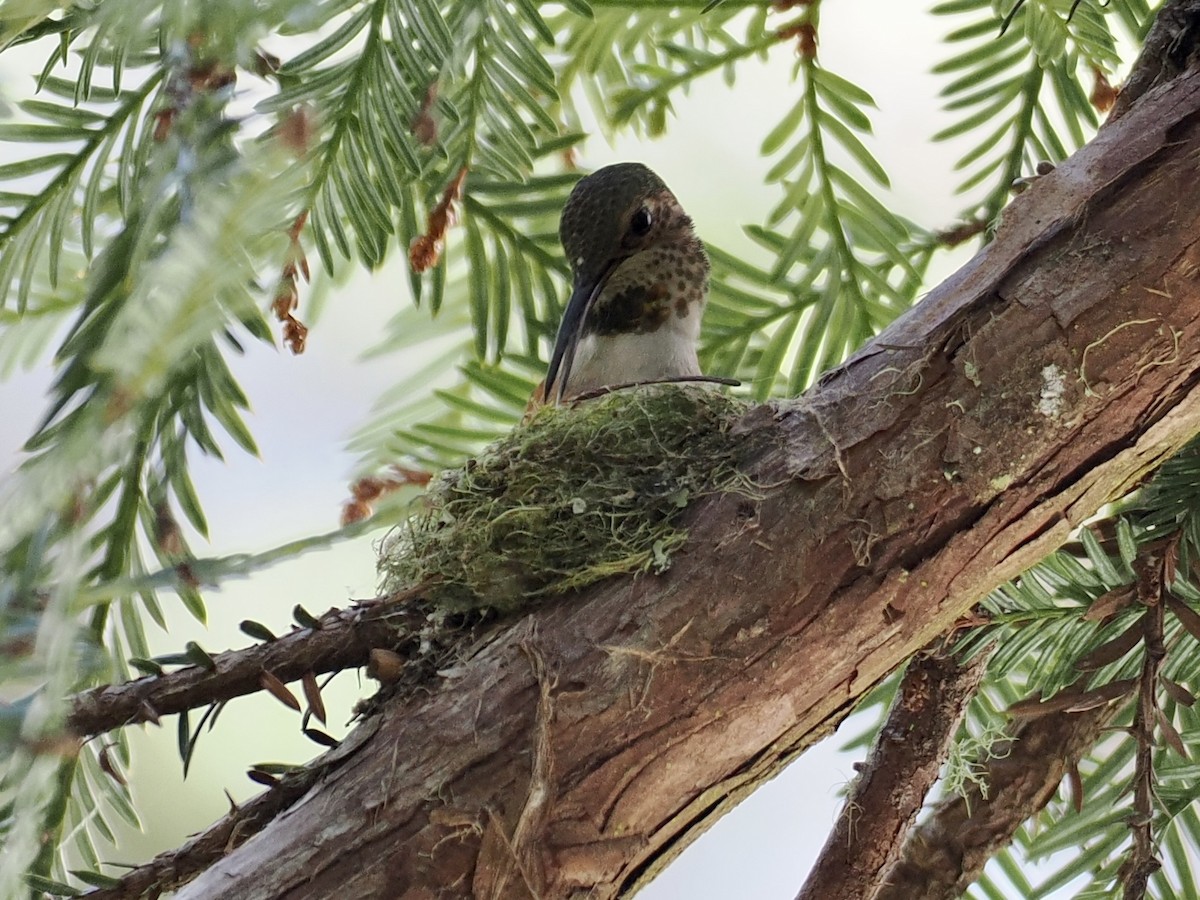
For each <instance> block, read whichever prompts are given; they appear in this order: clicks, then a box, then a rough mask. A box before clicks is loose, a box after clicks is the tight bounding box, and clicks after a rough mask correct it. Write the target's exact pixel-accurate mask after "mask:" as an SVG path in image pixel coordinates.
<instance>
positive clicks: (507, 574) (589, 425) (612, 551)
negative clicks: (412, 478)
mask: <svg viewBox="0 0 1200 900" xmlns="http://www.w3.org/2000/svg"><path fill="white" fill-rule="evenodd" d="M748 408H749V406H748V404H746V403H745V402H743V401H740V400H736V399H733V398H730V397H727V396H725V395H723V394H720V393H718V392H716V391H713V390H712V389H710V388H707V387H697V386H695V385H659V386H654V387H642V388H638V389H634V390H624V391H616V392H613V393H611V394H608V395H606V396H603V397H600V398H598V399H595V400H591V401H588V402H586V403H582V404H580V405H579V406H577V407H575V408H547V409H544V410H542V411H541V412H539V413H538V415H537V416H536V417H535V418H534V420H533V421H532V422H531V423H529V424H528V425H526V426H522V427H519V428H517V429H515V430H514V431H513V432H512V433H511V434H509V435H508V436H506V437H504V438H502V439H501V440H499V441H497V442H496V443H494V444H491V445H490V446H488V447H487V448H485V449H484V450H483V452H481V453H480V454H479V456H477V457H476V458H474V459H472V460H469V461H468V462H467V463H466V465H464V466H463V467H462V468H459V469H454V470H450V471H448V472H445V473H443V474H442V475H441V476H440V477H439V478H438V479H435V480H434V481H433V482H432V483H431V484H430V486H429V489H428V490H427V492H426V494H425V495H424V496H423V497H422V498H420V500H419V501H418V503H419V504H420V509H419V511H418V512H416V513H415V514H414V515H413V516H412V517H411V518H410V519H409V520H408V522H406V523H405V524H404V525H401V526H400V527H399V528H398V529H396V531H394V532H393V533H392V535H391V536H390V537H389V539H388V540H387V541H385V543H384V547H383V550H382V553H381V556H380V561H379V570H380V574H381V576H382V581H383V589H384V590H385V591H386V592H389V593H390V592H393V591H397V590H402V589H404V588H407V587H409V586H411V585H415V584H421V583H425V584H427V585H429V589H428V591H426V598H425V599H426V602H428V603H430V604H431V605H432V606H434V607H435V608H439V609H442V610H446V611H451V612H466V611H469V610H483V609H495V610H497V611H499V612H511V611H514V610H516V609H519V608H521V607H523V606H525V605H526V604H527V603H528V602H529V601H530V600H536V599H537V598H541V597H545V596H548V595H554V594H561V593H563V592H566V591H570V590H573V589H577V588H580V587H583V586H585V585H588V584H591V583H593V582H595V581H599V580H600V579H602V578H605V577H608V576H610V575H618V574H628V573H643V572H661V571H663V570H665V569H666V568H667V567H668V566H669V565H670V560H671V555H672V554H673V553H674V552H675V551H676V550H678V549H679V548H680V547H681V546H682V545H683V543H684V541H685V540H686V537H687V534H686V531H685V530H684V528H683V527H682V525H681V519H682V515H683V512H684V510H685V508H686V507H687V506H688V504H689V503H690V502H692V501H694V500H696V499H697V498H699V497H702V496H705V495H707V494H711V493H714V492H726V491H737V492H741V493H745V494H748V495H753V494H755V489H754V484H753V482H752V481H751V480H750V479H749V478H748V477H747V476H746V475H744V474H743V472H742V471H741V463H742V461H743V458H744V456H745V453H746V449H747V448H746V445H745V441H744V439H743V438H741V437H739V436H737V435H735V434H733V433H732V426H733V424H734V423H735V422H736V421H737V420H738V419H739V418H740V417H741V415H742V414H743V413H745V412H746V410H747V409H748Z"/></svg>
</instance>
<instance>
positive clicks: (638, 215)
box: [629, 206, 654, 237]
mask: <svg viewBox="0 0 1200 900" xmlns="http://www.w3.org/2000/svg"><path fill="white" fill-rule="evenodd" d="M653 224H654V217H653V216H651V215H650V210H648V209H646V207H644V206H643V207H642V208H641V209H639V210H638V211H637V212H635V213H634V214H633V218H632V219H631V220H630V221H629V230H630V231H632V232H633V233H634V234H635V235H637V236H638V237H645V236H646V235H647V234H649V232H650V226H651V225H653Z"/></svg>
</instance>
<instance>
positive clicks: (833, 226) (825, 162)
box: [802, 56, 871, 349]
mask: <svg viewBox="0 0 1200 900" xmlns="http://www.w3.org/2000/svg"><path fill="white" fill-rule="evenodd" d="M802 65H803V66H804V70H805V79H804V103H805V107H806V114H807V116H808V121H809V123H810V128H809V138H810V140H811V142H812V160H813V174H814V177H815V178H816V180H817V189H818V191H819V192H820V194H821V196H822V197H823V198H824V201H825V202H824V204H823V206H824V212H825V220H824V222H823V225H824V227H825V231H826V232H827V233H828V234H829V237H830V239H831V240H832V241H833V246H834V248H835V249H836V252H837V258H838V266H837V268H838V270H839V272H840V273H841V274H842V276H843V277H842V278H841V279H840V282H839V285H838V290H839V292H840V291H841V290H845V291H847V292H848V293H849V295H850V299H851V301H852V302H853V303H854V308H855V312H856V315H857V320H858V321H857V322H856V323H855V325H854V326H852V327H853V337H851V338H850V339H849V340H848V341H847V343H848V344H850V346H851V349H852V348H853V347H854V346H857V345H858V343H860V342H861V341H863V340H866V338H867V337H869V336H870V334H871V328H870V323H869V322H868V321H867V318H866V303H867V300H866V297H864V296H863V292H862V289H861V287H860V285H859V276H858V266H859V262H858V257H857V256H856V255H855V254H854V251H853V250H852V249H851V247H850V242H849V240H848V239H847V237H846V231H845V229H844V228H843V225H842V221H841V217H840V216H839V214H838V210H839V204H838V199H837V197H836V195H835V192H834V184H833V178H832V177H831V176H830V170H829V159H828V157H827V156H826V152H825V139H824V135H823V133H822V130H821V128H820V127H819V126H818V124H817V123H818V122H819V121H820V117H821V107H820V102H819V100H818V97H817V84H816V79H815V78H814V74H815V71H816V67H817V60H816V57H815V56H814V57H805V58H803V60H802ZM846 276H848V277H846Z"/></svg>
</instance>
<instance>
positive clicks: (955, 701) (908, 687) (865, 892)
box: [797, 651, 989, 900]
mask: <svg viewBox="0 0 1200 900" xmlns="http://www.w3.org/2000/svg"><path fill="white" fill-rule="evenodd" d="M988 655H989V654H986V653H981V654H979V655H977V656H976V657H975V658H974V659H972V660H971V661H970V662H969V663H967V664H966V665H959V663H958V661H957V660H955V659H954V657H952V656H947V655H942V654H940V653H938V652H936V651H935V652H933V653H930V654H928V655H925V654H922V655H919V656H917V657H916V658H914V659H913V661H912V662H911V663H909V665H908V669H907V670H906V671H905V673H904V678H903V679H902V680H901V682H900V687H899V688H898V690H897V692H896V698H895V700H894V701H893V702H892V708H891V710H890V711H889V712H888V717H887V721H886V722H884V724H883V727H882V728H881V729H880V731H879V737H878V738H876V740H875V746H874V747H872V748H871V755H870V757H868V759H867V762H866V764H865V766H864V767H863V768H862V769H861V770H860V772H859V776H858V778H857V779H856V780H855V782H854V785H853V787H852V788H851V790H850V795H849V796H848V797H847V798H846V803H845V805H844V806H843V807H842V812H841V815H839V816H838V820H837V822H836V824H835V825H834V827H833V831H832V832H831V833H830V835H829V838H828V840H826V842H825V847H824V848H823V849H822V850H821V855H820V856H818V857H817V861H816V863H815V865H814V866H813V868H812V870H811V871H810V872H809V874H808V878H807V879H806V880H805V882H804V886H803V887H802V888H801V889H800V893H799V894H798V895H797V900H860V898H870V897H873V896H874V895H875V892H876V890H878V889H879V887H880V886H881V885H882V884H883V879H884V876H885V875H886V874H887V872H888V870H889V869H890V867H891V866H892V865H893V864H894V863H895V862H896V860H897V859H898V858H899V855H900V845H901V842H902V841H903V839H904V836H905V835H906V834H907V833H908V830H909V829H910V828H911V827H912V824H913V823H914V822H915V821H916V818H917V813H919V812H920V811H921V806H922V805H923V804H924V802H925V795H926V794H927V793H928V791H929V789H930V787H932V786H933V783H934V782H935V781H936V780H937V777H938V772H939V771H940V770H941V768H942V762H943V761H944V760H945V758H946V751H947V750H948V749H949V748H950V743H951V741H953V740H954V734H955V732H956V731H957V730H958V723H959V722H960V721H961V720H962V715H963V711H964V710H965V709H966V707H967V702H968V701H969V700H970V699H971V697H972V696H973V695H974V694H975V689H976V688H977V687H978V686H979V680H980V679H981V678H982V677H983V673H984V670H985V669H986V668H987V660H988Z"/></svg>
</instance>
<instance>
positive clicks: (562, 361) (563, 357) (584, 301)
mask: <svg viewBox="0 0 1200 900" xmlns="http://www.w3.org/2000/svg"><path fill="white" fill-rule="evenodd" d="M604 281H605V279H603V278H601V279H599V280H598V281H597V282H596V283H595V284H580V285H577V286H576V288H575V290H573V291H572V292H571V299H570V300H568V301H567V308H566V309H565V310H564V311H563V317H562V324H560V325H559V326H558V337H557V338H555V340H554V354H553V355H552V356H551V357H550V368H549V369H547V370H546V387H545V389H544V391H543V396H545V397H547V398H549V397H550V396H551V391H552V390H554V387H555V385H556V384H557V385H558V389H557V390H554V394H553V396H554V399H555V402H556V403H560V402H562V398H563V392H564V391H565V390H566V388H567V380H568V379H569V378H570V377H571V366H573V365H574V364H575V350H576V349H577V348H578V347H579V339H580V338H581V337H582V336H583V322H584V320H585V319H586V318H587V314H588V310H589V309H591V307H592V303H593V302H594V301H595V299H596V297H598V296H599V294H600V291H601V289H602V288H603V287H604Z"/></svg>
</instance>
